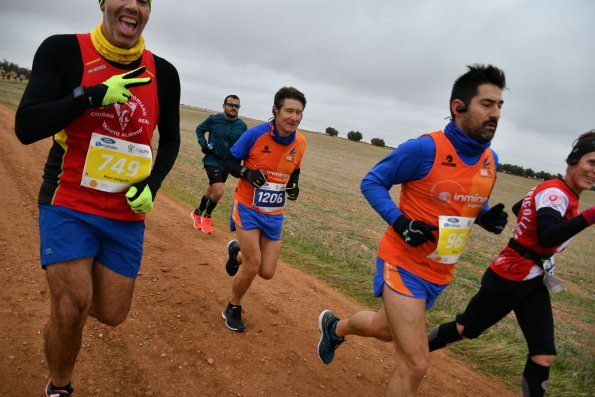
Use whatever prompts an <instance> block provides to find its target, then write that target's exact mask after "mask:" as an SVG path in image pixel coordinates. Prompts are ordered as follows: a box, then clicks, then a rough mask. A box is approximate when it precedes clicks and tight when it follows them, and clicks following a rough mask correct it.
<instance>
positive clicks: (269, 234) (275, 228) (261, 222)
mask: <svg viewBox="0 0 595 397" xmlns="http://www.w3.org/2000/svg"><path fill="white" fill-rule="evenodd" d="M284 219H285V215H283V214H276V215H269V214H263V213H262V212H259V211H256V210H254V209H252V208H250V207H247V206H245V205H244V204H242V203H239V202H237V201H236V200H234V201H233V203H232V207H231V214H230V216H229V230H231V231H232V232H234V231H235V230H236V225H237V226H239V227H241V228H242V229H244V230H254V229H260V230H261V231H262V233H263V234H264V236H265V237H266V238H268V239H269V240H281V232H282V230H283V220H284Z"/></svg>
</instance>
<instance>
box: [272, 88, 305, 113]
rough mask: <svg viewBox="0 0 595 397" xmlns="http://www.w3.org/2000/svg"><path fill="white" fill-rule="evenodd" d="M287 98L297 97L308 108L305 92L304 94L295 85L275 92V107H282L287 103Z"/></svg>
mask: <svg viewBox="0 0 595 397" xmlns="http://www.w3.org/2000/svg"><path fill="white" fill-rule="evenodd" d="M286 99H295V100H297V101H300V102H301V103H302V105H303V106H304V109H305V108H306V97H305V96H304V94H302V93H301V92H300V91H298V90H297V89H296V88H293V87H283V88H281V89H280V90H279V91H277V93H276V94H275V100H274V102H273V103H274V105H275V108H276V109H277V110H278V109H281V108H282V107H283V105H284V104H285V100H286Z"/></svg>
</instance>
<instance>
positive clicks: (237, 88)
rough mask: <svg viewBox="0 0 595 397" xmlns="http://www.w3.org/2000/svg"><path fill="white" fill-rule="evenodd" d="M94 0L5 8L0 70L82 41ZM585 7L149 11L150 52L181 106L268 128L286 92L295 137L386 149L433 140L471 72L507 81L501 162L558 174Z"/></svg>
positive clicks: (197, 7) (542, 1) (581, 66)
mask: <svg viewBox="0 0 595 397" xmlns="http://www.w3.org/2000/svg"><path fill="white" fill-rule="evenodd" d="M100 20H101V11H100V10H99V7H98V5H97V1H94V0H57V1H40V0H18V1H16V0H2V4H1V12H0V37H2V40H1V41H0V59H6V60H8V61H9V62H14V63H16V64H18V65H19V66H21V67H27V68H30V67H31V64H32V60H33V55H34V53H35V50H36V49H37V47H38V46H39V44H40V43H41V42H42V41H43V39H44V38H45V37H47V36H49V35H51V34H58V33H75V32H80V33H82V32H88V31H91V30H92V29H93V28H94V27H95V26H96V25H97V24H98V23H99V22H100ZM594 21H595V1H592V0H564V1H562V0H532V1H529V0H498V1H493V2H484V1H475V0H469V1H463V0H450V1H443V0H427V1H426V0H417V1H416V0H408V1H400V0H377V1H376V0H361V1H355V0H299V1H291V2H290V1H283V0H252V1H248V0H223V1H222V0H211V1H200V0H168V1H165V0H154V4H153V10H152V13H151V18H150V21H149V23H148V25H147V27H146V29H145V32H144V36H145V40H146V44H147V48H148V49H150V50H152V51H153V52H154V53H155V54H157V55H159V56H161V57H164V58H166V59H167V60H168V61H170V62H171V63H173V64H174V65H175V66H176V67H177V69H178V72H179V73H180V79H181V83H182V103H183V104H187V105H192V106H198V107H203V108H208V109H214V110H220V109H221V104H222V101H223V98H224V97H225V95H227V94H229V93H235V94H237V95H239V96H240V98H241V101H242V109H241V112H240V114H241V115H242V116H247V117H252V118H256V119H261V120H265V119H267V118H268V117H269V115H270V109H271V105H272V101H273V95H274V93H275V92H276V91H277V89H279V88H280V87H282V86H288V85H291V86H294V87H296V88H298V89H299V90H301V91H302V92H304V94H305V95H306V99H307V101H308V105H307V107H306V110H305V112H304V119H303V121H302V124H301V127H302V128H304V129H309V130H314V131H324V130H325V128H326V127H329V126H331V127H334V128H336V129H337V130H338V131H339V135H340V136H343V137H345V136H346V134H347V132H348V131H351V130H358V131H360V132H361V133H362V134H363V136H364V140H365V141H368V142H369V141H370V140H371V139H372V138H382V139H384V141H385V142H386V144H387V145H390V146H397V145H398V144H399V143H401V142H403V141H404V140H407V139H409V138H413V137H415V136H418V135H419V134H421V133H425V132H429V131H433V130H436V129H441V128H443V127H444V125H445V124H446V123H447V121H446V120H445V117H446V116H448V115H449V104H448V100H449V97H450V90H451V87H452V83H453V82H454V80H455V79H456V78H457V77H458V76H460V75H461V74H463V73H464V72H465V71H466V65H469V64H472V63H491V64H494V65H496V66H498V67H500V68H501V69H503V70H504V71H505V72H506V78H507V85H508V88H509V89H508V90H507V91H505V92H504V101H505V103H504V106H503V109H502V115H501V119H500V123H499V125H498V130H497V133H496V137H495V139H494V142H493V144H492V148H493V149H495V150H496V152H497V153H498V155H499V157H500V162H503V163H511V164H517V165H521V166H523V167H525V168H532V169H533V170H534V171H539V170H544V171H548V172H551V173H558V172H559V173H562V174H563V173H564V171H565V164H564V158H565V157H566V155H567V154H568V152H569V151H570V147H571V144H572V142H573V140H574V139H575V138H576V137H577V136H578V135H579V134H580V133H582V132H584V131H587V130H589V129H594V128H595V23H594Z"/></svg>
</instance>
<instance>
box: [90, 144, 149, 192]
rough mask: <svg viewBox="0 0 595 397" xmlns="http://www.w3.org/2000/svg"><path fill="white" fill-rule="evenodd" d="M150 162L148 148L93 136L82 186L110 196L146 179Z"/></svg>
mask: <svg viewBox="0 0 595 397" xmlns="http://www.w3.org/2000/svg"><path fill="white" fill-rule="evenodd" d="M152 160H153V154H152V152H151V147H150V146H148V145H143V144H138V143H134V142H129V141H125V140H122V139H118V138H112V137H107V136H105V135H101V134H97V133H93V135H92V136H91V142H90V144H89V150H88V151H87V158H86V160H85V167H84V168H83V175H82V178H81V186H86V187H89V188H91V189H97V190H101V191H104V192H110V193H116V192H123V191H126V190H128V188H129V187H130V186H131V185H132V184H134V183H137V182H140V181H142V180H144V179H146V178H147V177H148V176H149V174H150V173H151V163H152Z"/></svg>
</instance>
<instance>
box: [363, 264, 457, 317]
mask: <svg viewBox="0 0 595 397" xmlns="http://www.w3.org/2000/svg"><path fill="white" fill-rule="evenodd" d="M385 283H386V286H387V287H388V288H390V289H391V291H394V292H396V293H397V294H399V295H403V296H408V297H410V298H414V299H425V300H426V309H429V308H431V307H432V306H434V303H436V299H438V297H439V296H440V294H441V293H442V291H444V289H445V288H446V287H448V284H434V283H431V282H429V281H426V280H424V279H423V278H421V277H419V276H416V275H415V274H413V273H411V272H408V271H407V270H405V269H403V268H400V267H399V266H397V265H392V264H390V263H388V262H385V261H384V259H382V258H380V257H376V274H375V275H374V295H376V296H381V295H382V287H383V286H384V284H385Z"/></svg>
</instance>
